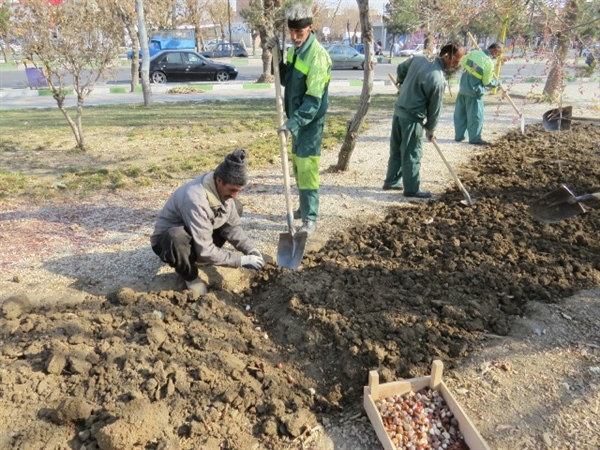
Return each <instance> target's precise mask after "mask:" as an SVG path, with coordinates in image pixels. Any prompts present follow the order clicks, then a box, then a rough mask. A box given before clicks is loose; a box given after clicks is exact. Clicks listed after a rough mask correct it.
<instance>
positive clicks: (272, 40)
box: [265, 36, 279, 50]
mask: <svg viewBox="0 0 600 450" xmlns="http://www.w3.org/2000/svg"><path fill="white" fill-rule="evenodd" d="M265 47H266V48H268V49H269V50H272V49H279V39H277V36H271V37H268V38H267V40H266V41H265Z"/></svg>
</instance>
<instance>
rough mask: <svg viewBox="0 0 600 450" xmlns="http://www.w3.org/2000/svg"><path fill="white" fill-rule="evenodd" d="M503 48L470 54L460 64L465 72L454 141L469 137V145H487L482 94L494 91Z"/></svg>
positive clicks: (456, 113)
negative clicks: (497, 63)
mask: <svg viewBox="0 0 600 450" xmlns="http://www.w3.org/2000/svg"><path fill="white" fill-rule="evenodd" d="M500 53H502V46H501V45H500V44H497V43H494V44H492V45H490V46H489V47H488V49H487V50H473V51H471V52H469V53H467V54H466V55H465V56H464V57H463V58H462V59H461V61H460V65H461V67H462V68H463V69H465V70H464V72H463V74H462V76H461V77H460V87H459V90H458V97H457V98H456V106H455V107H454V140H456V141H458V142H460V141H464V140H465V135H466V134H467V133H468V136H469V143H470V144H474V145H489V143H488V142H487V141H484V140H483V139H482V138H481V132H482V130H483V94H484V93H485V88H486V87H497V86H498V82H497V81H496V79H495V78H494V62H493V61H492V60H493V59H494V58H496V57H497V56H498V55H499V54H500Z"/></svg>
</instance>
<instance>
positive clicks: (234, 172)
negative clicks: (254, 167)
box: [215, 148, 248, 186]
mask: <svg viewBox="0 0 600 450" xmlns="http://www.w3.org/2000/svg"><path fill="white" fill-rule="evenodd" d="M247 169H248V150H246V149H245V148H236V149H235V150H234V151H233V152H232V153H230V154H229V155H227V156H225V160H224V161H223V162H222V163H221V164H219V165H218V166H217V168H216V169H215V178H217V177H218V178H221V179H222V180H223V181H224V182H225V183H229V184H236V185H238V186H244V185H245V184H246V183H247V182H248V174H247V173H246V172H247Z"/></svg>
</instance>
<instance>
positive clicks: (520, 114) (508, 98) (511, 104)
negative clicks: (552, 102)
mask: <svg viewBox="0 0 600 450" xmlns="http://www.w3.org/2000/svg"><path fill="white" fill-rule="evenodd" d="M467 36H468V37H469V39H470V40H471V42H472V43H473V45H474V46H475V48H476V49H477V50H481V47H479V44H478V43H477V41H476V40H475V38H474V37H473V35H472V34H471V32H470V31H467ZM492 74H493V75H494V78H495V79H496V81H498V87H499V88H500V90H501V91H502V93H503V94H504V96H505V97H506V100H508V103H510V106H512V107H513V109H514V110H515V112H516V113H517V114H518V115H519V117H523V113H522V112H521V111H519V108H517V105H515V102H513V99H512V98H510V95H508V92H506V89H504V86H502V83H501V82H500V78H498V76H497V75H496V73H495V72H492Z"/></svg>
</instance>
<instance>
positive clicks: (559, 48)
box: [543, 0, 579, 101]
mask: <svg viewBox="0 0 600 450" xmlns="http://www.w3.org/2000/svg"><path fill="white" fill-rule="evenodd" d="M578 12H579V5H578V0H568V2H567V5H566V7H565V17H564V21H563V22H562V24H563V30H562V31H559V32H558V33H557V34H556V38H557V45H556V50H555V52H554V55H553V59H552V66H551V69H550V73H549V74H548V79H547V80H546V85H545V86H544V91H543V94H544V96H545V97H546V98H547V99H548V100H550V101H556V100H557V97H558V92H559V91H561V90H562V85H563V81H564V79H563V74H564V64H565V60H566V59H567V53H568V52H569V45H570V43H571V39H570V32H569V31H568V29H569V28H571V27H572V26H573V25H575V22H577V16H578Z"/></svg>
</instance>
